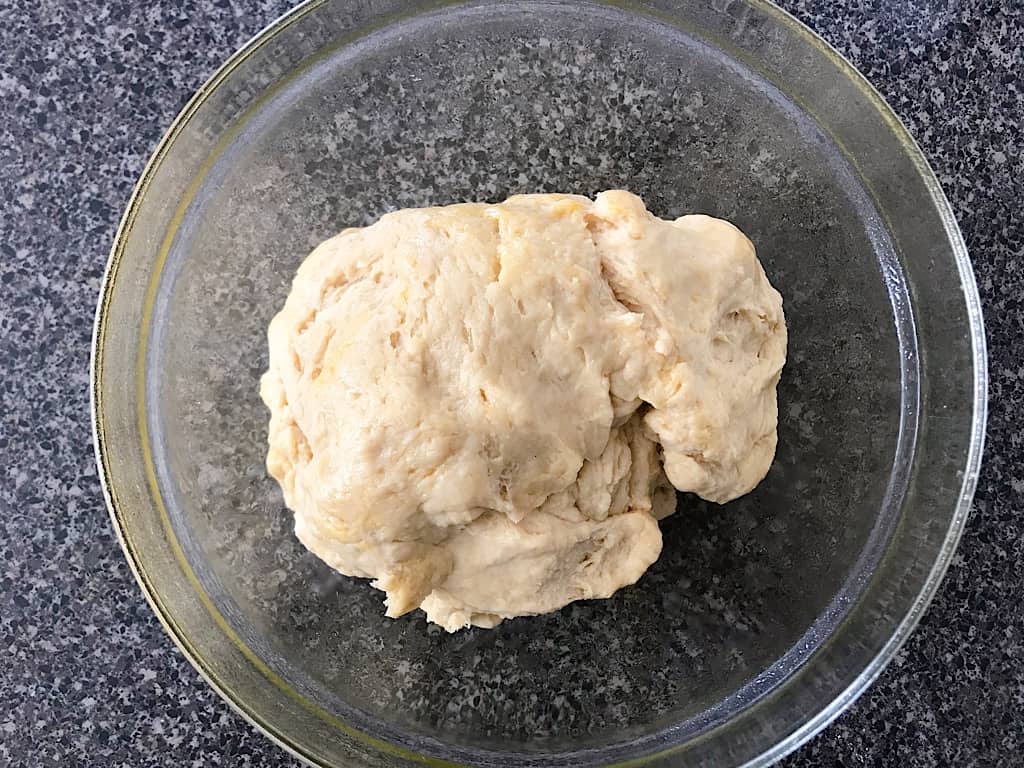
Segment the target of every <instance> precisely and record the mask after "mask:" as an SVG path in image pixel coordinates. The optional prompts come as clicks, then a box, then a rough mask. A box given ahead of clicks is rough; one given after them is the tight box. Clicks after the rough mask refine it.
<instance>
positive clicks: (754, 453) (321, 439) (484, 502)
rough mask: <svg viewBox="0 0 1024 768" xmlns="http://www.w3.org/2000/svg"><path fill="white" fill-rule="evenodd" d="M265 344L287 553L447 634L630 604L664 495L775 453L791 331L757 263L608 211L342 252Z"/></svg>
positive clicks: (542, 198) (709, 238) (465, 216)
mask: <svg viewBox="0 0 1024 768" xmlns="http://www.w3.org/2000/svg"><path fill="white" fill-rule="evenodd" d="M268 336H269V345H270V367H269V370H268V372H267V373H266V374H265V375H264V376H263V379H262V383H261V395H262V397H263V400H264V402H265V403H266V404H267V406H268V407H269V409H270V412H271V419H270V439H269V441H270V448H269V452H268V456H267V466H268V469H269V471H270V474H271V475H272V476H273V477H274V478H275V479H276V480H277V481H278V482H279V483H280V485H281V488H282V491H283V493H284V498H285V502H286V503H287V505H288V506H289V507H290V508H291V509H292V510H293V511H294V513H295V531H296V534H297V536H298V538H299V539H300V540H301V541H302V543H303V544H304V545H305V546H306V547H308V548H309V549H310V550H311V551H312V552H314V553H315V554H316V555H318V556H319V557H320V558H322V559H323V560H324V561H325V562H326V563H328V564H329V565H330V566H331V567H333V568H335V569H337V570H338V571H340V572H341V573H344V574H347V575H351V576H359V577H366V578H372V579H374V581H373V585H374V586H375V587H377V588H379V589H381V590H383V591H384V592H386V594H387V598H386V601H385V602H386V605H387V615H388V616H399V615H401V614H403V613H405V612H407V611H410V610H413V609H415V608H422V609H423V610H424V611H425V613H426V614H427V618H428V619H429V620H430V621H432V622H436V623H437V624H440V625H441V626H443V627H444V628H445V629H447V630H449V631H455V630H457V629H459V628H462V627H464V626H468V625H471V624H473V625H477V626H484V627H490V626H494V625H496V624H497V623H498V622H500V621H501V620H502V619H505V618H510V617H513V616H522V615H529V614H537V613H543V612H547V611H552V610H555V609H557V608H560V607H561V606H563V605H565V604H567V603H569V602H572V601H573V600H579V599H584V598H598V597H608V596H610V595H611V594H612V593H614V592H615V591H616V590H617V589H619V588H620V587H622V586H625V585H628V584H632V583H633V582H635V581H636V580H637V579H638V578H639V577H640V576H641V575H642V574H643V573H644V571H645V570H646V569H647V568H648V566H650V564H651V563H653V562H654V561H655V560H656V559H657V557H658V555H659V553H660V551H661V534H660V532H659V529H658V523H657V521H658V520H659V519H661V518H662V517H664V516H665V515H667V514H670V513H671V512H672V510H673V509H674V505H675V495H674V489H673V486H674V487H675V488H678V489H679V490H682V491H693V492H695V493H697V494H699V495H701V496H702V497H704V498H705V499H708V500H711V501H716V502H725V501H728V500H730V499H733V498H736V497H737V496H740V495H742V494H745V493H747V492H748V491H750V490H751V489H752V488H753V487H754V486H755V485H756V484H757V483H758V482H759V481H760V480H761V478H762V477H764V475H765V473H766V472H767V471H768V467H769V465H770V464H771V461H772V458H773V456H774V452H775V443H776V417H777V408H776V399H775V397H776V396H775V387H776V383H777V382H778V379H779V374H780V371H781V369H782V366H783V363H784V360H785V352H786V327H785V322H784V318H783V314H782V300H781V297H780V296H779V294H778V293H777V292H776V291H775V290H774V289H773V288H772V287H771V285H770V284H769V282H768V280H767V278H766V277H765V274H764V271H763V270H762V269H761V265H760V264H759V262H758V260H757V257H756V256H755V253H754V248H753V246H752V245H751V243H750V241H749V240H747V238H746V237H744V235H743V234H742V233H741V232H740V231H739V230H738V229H736V228H735V227H733V226H732V225H731V224H729V223H727V222H725V221H721V220H718V219H713V218H710V217H707V216H684V217H682V218H679V219H676V220H675V221H663V220H661V219H659V218H657V217H655V216H653V215H652V214H650V213H648V211H647V210H646V209H645V207H644V205H643V202H642V201H641V200H640V199H639V198H638V197H636V196H634V195H632V194H629V193H628V192H623V191H609V192H604V193H602V194H600V195H598V196H597V198H596V199H595V200H593V201H591V200H589V199H588V198H585V197H579V196H573V195H519V196H515V197H512V198H509V199H508V200H506V201H505V202H503V203H500V204H496V205H488V204H482V203H481V204H476V203H473V204H469V203H467V204H461V205H450V206H446V207H442V208H426V209H415V210H403V211H398V212H395V213H390V214H387V215H385V216H383V217H382V218H381V219H380V220H379V221H378V222H377V223H375V224H373V225H372V226H369V227H366V228H362V229H349V230H345V231H344V232H342V233H341V234H339V235H337V236H335V237H333V238H331V239H329V240H327V241H326V242H324V243H323V244H321V245H320V246H319V247H317V248H316V249H315V250H314V251H313V252H312V253H311V254H310V255H309V257H308V258H307V259H306V260H305V262H304V263H303V264H302V266H301V267H300V268H299V270H298V273H297V275H296V277H295V281H294V283H293V286H292V290H291V293H290V294H289V296H288V299H287V301H286V302H285V306H284V308H283V309H282V311H281V312H280V313H279V314H278V315H277V316H276V317H275V318H274V319H273V321H272V322H271V324H270V329H269V333H268Z"/></svg>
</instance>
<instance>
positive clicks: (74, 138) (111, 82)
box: [0, 0, 1024, 768]
mask: <svg viewBox="0 0 1024 768" xmlns="http://www.w3.org/2000/svg"><path fill="white" fill-rule="evenodd" d="M716 2H728V0H716ZM289 5H290V3H289V2H288V1H287V0H154V2H148V3H135V2H127V1H124V0H118V1H116V2H99V3H93V2H91V1H88V2H87V1H86V0H49V1H47V0H43V1H42V2H35V3H27V2H5V3H0V178H2V182H3V183H2V185H0V200H2V206H0V230H2V235H0V371H2V374H0V397H2V403H3V405H2V409H0V458H2V467H3V481H2V483H0V766H6V765H12V766H51V765H53V766H61V768H68V767H69V766H133V767H137V768H144V767H148V766H189V765H192V766H208V765H229V766H285V765H289V766H291V765H295V761H294V760H292V759H291V758H289V757H288V756H286V755H285V754H284V753H283V752H281V751H280V750H279V749H278V748H277V747H275V746H274V745H273V744H272V743H271V742H270V741H268V740H267V739H266V738H264V737H263V736H262V735H260V734H259V733H258V732H256V731H255V729H253V728H252V727H250V726H249V725H248V724H246V723H245V722H244V721H243V720H242V719H241V718H240V717H239V716H238V715H236V714H235V713H234V712H233V711H232V710H231V709H230V708H229V707H228V706H227V704H225V703H224V702H223V701H221V700H220V699H219V698H218V697H217V695H216V694H214V693H213V691H212V690H211V689H210V688H209V687H208V686H207V685H206V684H205V683H204V682H203V681H202V680H201V679H200V678H199V676H198V674H197V673H196V672H195V670H194V669H193V668H192V667H191V666H190V665H189V663H188V662H187V661H186V660H185V659H184V658H183V657H182V656H181V654H180V653H179V652H178V651H177V650H176V648H175V647H174V646H173V644H172V643H171V641H170V640H169V639H168V637H167V636H166V635H165V634H164V632H163V630H162V629H161V627H160V625H159V623H158V622H157V620H156V618H155V617H154V616H153V614H152V613H151V611H150V609H149V607H148V606H147V604H146V602H145V600H144V599H143V597H142V594H141V592H140V591H139V589H138V587H137V586H136V583H135V581H134V579H133V577H132V575H131V572H130V571H129V569H128V566H127V564H126V563H125V560H124V558H123V556H122V554H121V551H120V548H119V547H118V544H117V541H116V539H115V537H114V533H113V530H112V528H111V525H110V522H109V520H108V517H107V512H106V509H105V507H104V503H103V499H102V495H101V492H100V488H99V483H98V480H97V475H96V470H95V467H94V463H93V462H94V459H93V450H92V442H91V434H90V426H89V398H88V368H89V342H90V335H91V331H92V321H93V311H94V306H95V300H96V296H97V291H98V288H99V282H100V277H101V274H102V272H103V268H104V265H105V263H106V258H107V253H108V250H109V247H110V244H111V240H112V237H113V235H114V231H115V228H116V226H117V222H118V218H119V216H120V214H121V211H122V209H123V208H124V206H125V204H126V202H127V200H128V196H129V194H130V192H131V188H132V185H133V184H134V182H135V180H136V178H137V177H138V176H139V174H140V172H141V170H142V167H143V164H144V163H145V161H146V159H147V157H148V155H149V153H150V152H151V151H152V149H153V147H154V146H155V145H156V142H157V141H158V140H159V138H160V136H161V134H162V133H163V131H164V130H165V128H166V127H167V126H168V125H169V123H170V122H171V120H172V119H173V117H174V115H175V114H176V113H177V112H178V110H179V109H180V108H181V107H182V106H183V105H184V104H185V102H186V100H187V99H188V98H189V96H190V95H191V94H192V92H193V91H194V90H195V89H196V88H197V87H198V86H199V85H200V83H201V82H202V81H203V80H204V79H205V78H206V77H207V76H208V75H209V74H210V73H211V72H212V71H213V70H214V69H215V68H216V66H217V65H218V64H220V63H221V62H222V61H223V60H224V59H225V58H226V57H227V56H228V55H229V54H230V53H231V52H232V51H233V50H234V49H235V48H237V47H238V46H239V45H241V44H242V43H243V42H245V40H246V39H248V38H249V37H250V36H251V35H252V34H253V33H255V32H256V31H257V30H259V29H260V28H261V27H262V26H264V25H265V24H266V23H268V22H269V21H271V20H272V19H273V18H275V17H276V16H277V15H279V14H280V13H282V12H284V11H285V10H287V9H288V7H289ZM783 5H784V6H785V7H786V8H787V9H788V10H790V11H792V12H793V13H794V14H796V15H797V16H798V17H799V18H800V19H801V20H803V21H804V22H806V23H807V24H808V25H810V26H811V27H812V28H814V29H815V30H817V31H818V32H819V33H821V34H822V35H824V36H825V37H826V38H827V39H828V40H829V41H830V42H831V43H833V44H834V45H835V46H837V47H838V48H839V50H840V51H842V52H843V53H844V54H846V55H847V56H848V57H849V58H850V59H851V61H852V62H853V63H854V64H855V65H856V66H857V67H859V68H860V69H861V71H862V72H864V73H865V74H866V75H867V77H868V78H869V79H870V80H871V81H872V82H873V83H874V84H875V85H876V86H877V87H878V88H879V89H880V90H881V92H882V93H883V95H884V96H885V97H886V98H887V99H888V101H889V103H890V104H891V105H892V106H893V107H894V108H895V110H896V112H897V113H899V115H900V116H901V117H902V118H903V120H904V121H905V122H906V124H907V126H908V127H909V129H910V131H911V133H913V135H914V136H915V137H916V138H917V140H918V142H919V143H920V144H921V146H922V148H923V149H924V152H925V154H926V155H927V156H928V158H929V160H930V161H931V163H932V166H933V167H934V169H935V171H936V173H937V175H938V177H939V179H940V181H941V182H942V184H943V186H944V188H945V190H946V194H947V195H948V196H949V198H950V200H951V202H952V204H953V208H954V209H955V211H956V215H957V217H958V219H959V222H960V225H961V227H962V229H963V232H964V236H965V238H966V241H967V245H968V248H969V250H970V253H971V257H972V260H973V263H974V268H975V271H976V274H977V278H978V285H979V288H980V290H981V296H982V301H983V303H984V308H985V316H986V326H987V336H988V344H989V354H990V371H991V387H990V393H991V403H990V416H989V427H988V444H987V451H986V457H985V463H984V468H983V471H982V474H981V480H980V483H979V485H978V491H977V495H976V497H975V503H974V507H973V511H972V513H971V518H970V521H969V523H968V525H967V530H966V533H965V535H964V538H963V541H962V543H961V545H960V550H959V553H958V554H957V556H956V559H955V561H954V563H953V566H952V568H951V569H950V571H949V574H948V576H947V577H946V580H945V582H944V583H943V585H942V588H941V591H940V593H939V595H938V597H937V599H936V600H935V602H934V604H933V605H932V606H931V608H930V609H929V610H928V612H927V615H926V616H925V617H924V620H923V622H922V623H921V626H920V627H919V628H918V629H917V631H916V632H915V633H914V635H913V637H912V638H911V640H910V642H909V643H908V644H907V645H906V646H905V647H904V649H903V650H902V651H901V652H900V653H899V655H898V656H897V658H896V660H895V661H894V662H893V663H892V664H891V665H890V666H889V667H888V669H887V670H886V671H885V673H884V674H883V675H882V677H881V678H880V679H879V680H878V681H877V682H876V683H875V684H874V686H873V687H872V688H871V689H870V690H869V691H868V692H867V693H866V694H865V695H864V696H863V697H862V698H861V699H860V700H859V701H858V702H857V703H856V704H855V705H854V706H853V707H852V708H851V709H850V710H849V711H848V712H846V713H845V714H844V715H842V716H841V717H840V718H839V719H838V721H837V722H835V723H834V724H833V725H831V726H830V727H829V728H828V729H826V730H825V731H824V732H823V733H822V734H820V735H819V736H817V737H816V738H815V739H813V740H812V741H811V742H810V743H808V744H807V745H805V746H804V747H803V748H801V749H800V750H799V751H798V752H796V753H795V754H794V755H792V756H790V757H789V758H787V759H786V760H785V761H784V762H783V765H786V766H789V768H810V767H811V766H828V765H841V766H901V767H907V768H923V767H924V766H1012V765H1024V714H1022V712H1021V708H1022V706H1024V600H1022V595H1024V437H1022V435H1024V432H1022V430H1021V425H1020V424H1021V423H1020V419H1019V414H1020V413H1021V411H1022V409H1024V362H1022V360H1024V357H1022V355H1021V349H1024V217H1022V208H1024V185H1022V179H1024V159H1022V154H1021V146H1020V142H1021V136H1022V126H1021V123H1022V115H1024V104H1022V88H1021V82H1020V80H1019V77H1020V73H1021V72H1022V71H1024V54H1022V50H1024V49H1022V46H1021V40H1022V39H1024V18H1022V13H1024V12H1022V6H1021V4H1020V3H1019V2H1015V0H992V1H986V0H890V1H889V2H879V1H878V0H859V1H858V2H853V3H849V4H847V3H845V2H838V1H836V2H827V1H826V0H787V2H784V3H783Z"/></svg>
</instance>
